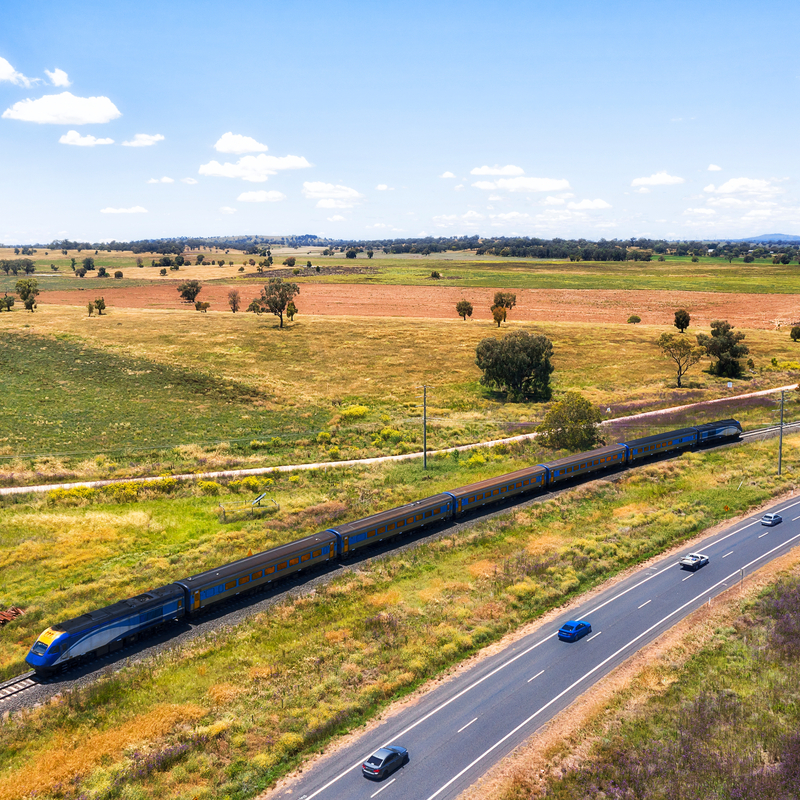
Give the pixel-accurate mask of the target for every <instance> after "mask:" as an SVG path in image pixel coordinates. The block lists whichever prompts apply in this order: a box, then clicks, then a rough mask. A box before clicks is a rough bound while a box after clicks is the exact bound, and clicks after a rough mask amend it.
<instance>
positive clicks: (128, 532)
mask: <svg viewBox="0 0 800 800" xmlns="http://www.w3.org/2000/svg"><path fill="white" fill-rule="evenodd" d="M785 446H786V451H785V462H784V463H785V465H786V468H787V471H786V473H785V474H784V476H783V478H780V479H779V478H777V477H776V476H775V474H774V460H775V449H776V448H775V442H774V441H772V442H769V443H760V444H754V445H748V446H744V447H735V448H725V449H723V450H720V451H716V452H707V453H690V454H685V455H683V456H682V457H681V458H680V459H678V460H676V461H672V462H665V463H663V464H659V465H651V466H649V467H645V468H642V469H638V470H635V471H633V472H631V473H629V474H627V475H626V476H624V477H623V478H621V479H620V480H619V481H618V482H615V483H607V482H604V481H602V482H597V483H594V484H591V485H587V486H584V487H581V488H578V489H576V490H573V491H571V492H569V493H566V494H564V495H562V496H560V497H558V498H556V499H553V500H549V501H546V502H543V503H540V504H535V505H533V506H531V507H528V508H525V509H518V510H515V511H513V512H510V513H509V514H507V515H505V516H503V517H501V518H498V519H494V520H491V521H489V522H487V523H483V524H480V525H477V526H475V527H474V528H473V529H472V530H470V531H469V532H467V533H465V534H464V535H462V536H460V537H448V538H445V539H442V540H439V541H437V542H433V543H430V544H425V545H422V546H420V547H418V548H415V549H414V550H412V551H410V552H407V553H403V554H397V555H389V556H386V557H384V558H381V559H378V560H376V561H375V562H373V563H372V564H370V565H364V566H362V567H360V568H359V569H357V570H355V571H352V572H350V573H348V574H347V575H345V576H344V577H342V578H340V579H337V580H335V581H333V582H332V583H330V584H329V585H328V586H326V587H325V588H322V589H319V590H318V591H317V592H316V593H314V594H312V595H310V596H306V597H302V598H300V599H297V600H295V601H293V602H287V603H285V604H283V605H281V606H279V607H277V608H275V609H274V610H273V611H271V612H270V613H268V614H262V615H259V616H257V617H256V618H254V619H252V620H251V621H249V622H247V623H245V624H243V625H241V626H239V627H238V628H237V629H235V630H232V631H230V632H227V633H223V634H220V635H218V636H215V637H209V638H208V639H207V640H200V641H196V642H195V643H194V644H193V645H192V646H191V647H189V648H187V649H185V650H180V651H174V652H171V653H169V654H165V655H164V656H162V657H160V658H158V659H156V660H154V661H153V662H150V663H147V664H140V665H137V666H135V667H132V668H130V669H126V670H124V671H123V672H122V673H120V674H118V675H116V676H115V677H113V678H110V679H105V680H102V681H100V682H99V683H98V684H97V685H95V686H94V687H93V688H91V689H87V690H85V691H82V692H77V693H75V694H73V695H70V696H69V697H66V698H62V699H61V700H60V701H59V702H57V703H55V704H51V705H48V706H45V707H42V708H40V709H37V710H35V711H33V712H31V713H28V714H25V715H23V716H21V717H18V718H15V719H14V720H13V721H12V722H11V723H9V724H6V725H4V726H3V727H2V729H0V767H2V770H3V772H4V777H3V778H0V798H3V800H5V798H12V797H18V796H20V795H21V794H22V793H24V792H26V791H29V790H30V789H31V788H32V787H34V786H35V787H36V788H37V789H38V791H39V796H40V797H51V796H67V797H72V796H78V795H81V794H83V795H86V796H88V797H91V798H110V797H116V796H118V794H119V793H120V792H122V793H123V796H125V797H136V798H142V800H144V798H148V797H159V798H164V799H165V800H166V798H192V797H198V798H207V797H216V796H222V795H226V796H228V797H230V798H239V797H251V796H253V795H254V794H256V793H257V792H258V791H259V790H260V789H262V788H263V787H265V786H266V785H268V784H269V783H270V782H272V781H274V780H275V779H276V778H277V777H278V776H279V775H281V774H284V773H285V772H286V771H287V770H289V769H291V768H292V766H293V765H295V764H296V763H297V762H298V760H299V759H301V758H304V757H307V755H308V754H310V753H313V752H315V751H319V750H320V749H322V748H324V747H325V744H326V742H327V741H328V739H329V737H330V736H332V735H334V734H336V733H339V732H342V731H344V730H347V729H350V728H352V727H353V726H354V725H356V724H358V723H359V722H361V721H363V720H366V719H368V718H370V717H371V716H372V715H374V713H375V712H376V711H377V710H378V709H380V708H381V707H383V706H385V704H386V703H387V702H389V701H390V700H391V699H393V698H396V697H400V696H403V695H404V694H406V693H407V692H409V691H411V690H412V689H413V688H414V687H415V686H418V685H420V684H421V683H422V682H424V681H425V680H426V679H428V678H430V677H431V676H433V675H436V674H438V673H440V672H441V671H442V670H444V669H445V668H446V667H447V666H449V665H451V664H453V663H455V662H457V661H459V660H461V659H463V658H464V657H465V656H466V655H468V654H469V653H471V652H473V651H474V650H476V649H477V648H479V647H481V646H483V645H484V644H486V643H488V642H490V641H493V640H496V639H497V638H498V637H500V636H501V635H502V634H504V633H505V632H507V631H509V630H513V629H515V628H516V627H517V626H519V625H520V624H521V623H523V622H525V621H528V620H531V619H534V618H535V617H537V616H538V615H540V614H541V613H543V612H544V611H545V610H547V609H549V608H552V607H554V606H557V605H559V604H561V603H562V602H563V601H564V600H565V599H567V598H569V597H571V596H574V595H576V594H577V593H579V592H581V591H584V590H586V589H587V588H589V587H591V586H593V585H596V584H597V583H599V582H600V581H602V580H604V579H606V578H607V577H609V576H611V575H613V574H614V573H616V572H618V571H619V570H621V569H623V568H625V567H626V566H629V565H632V564H635V563H637V562H639V561H641V560H643V559H645V558H647V557H648V556H651V555H653V554H655V553H658V552H661V551H663V550H664V549H666V548H668V547H669V546H671V545H673V544H675V543H678V542H681V541H684V540H685V539H687V538H689V537H691V536H692V535H694V534H697V533H699V532H700V531H702V530H703V529H705V528H706V527H708V526H710V525H712V524H714V523H715V522H718V521H720V520H723V519H726V518H730V517H731V516H735V515H737V514H739V513H742V512H744V511H746V510H748V509H751V508H753V507H754V506H756V505H758V504H759V503H761V502H763V501H764V500H766V499H768V498H769V497H770V496H774V495H775V494H777V493H779V492H781V491H784V490H785V489H786V488H787V487H788V486H790V485H792V481H793V479H794V478H793V476H794V475H796V465H797V463H798V458H799V457H800V439H798V437H792V438H790V439H788V441H787V442H786V444H785ZM449 460H450V459H443V460H442V463H445V464H446V463H447V461H449ZM399 469H400V468H398V467H392V468H382V469H377V468H376V469H373V470H370V471H369V472H368V473H366V474H365V476H364V477H363V478H362V483H361V489H360V490H361V491H362V492H369V491H373V492H374V491H377V490H381V491H383V490H384V488H385V487H386V485H387V483H388V484H389V485H391V484H392V480H391V476H392V475H393V474H395V473H396V471H397V470H399ZM439 478H442V479H444V473H442V474H440V475H439ZM406 479H407V478H406ZM303 480H304V479H303V478H301V482H302V481H303ZM308 480H313V477H309V478H308ZM430 488H431V490H434V489H435V488H436V484H435V482H431V484H430ZM136 508H137V511H140V512H141V513H142V515H143V516H145V517H146V516H147V514H148V513H149V514H150V517H149V519H147V520H143V521H142V522H141V523H140V524H139V526H138V527H137V526H136V525H135V524H133V526H132V522H134V523H135V521H133V520H132V519H131V517H130V516H127V517H126V515H130V514H132V513H135V512H132V511H131V510H130V507H128V508H127V509H118V508H117V509H115V508H114V507H104V506H102V505H98V506H96V507H93V508H92V509H90V510H88V511H87V510H83V511H82V512H80V515H79V516H80V517H81V518H82V519H86V520H87V521H90V520H92V514H97V515H98V516H97V523H98V525H99V526H101V527H102V529H103V533H104V535H103V536H100V537H97V538H96V539H95V541H96V542H97V541H99V544H98V543H96V544H95V545H94V546H95V547H99V548H102V549H105V550H106V552H105V553H104V554H100V556H101V557H100V561H102V560H105V561H106V562H107V564H108V573H109V575H110V576H112V577H113V576H114V575H115V574H116V575H117V576H118V575H119V574H121V573H122V572H125V571H126V570H125V569H124V568H121V567H120V565H121V564H122V563H123V562H125V561H126V559H129V560H130V562H135V561H136V560H137V559H138V558H140V557H141V556H140V555H139V554H138V553H137V552H136V547H135V546H133V547H132V546H131V544H132V543H133V542H135V540H136V538H137V536H138V535H143V536H144V538H145V539H146V538H147V536H146V534H144V533H143V532H144V531H147V530H150V529H151V527H150V526H151V524H152V523H155V526H158V525H160V524H161V525H163V527H164V531H165V533H163V534H162V536H165V537H168V538H170V539H171V540H172V541H175V542H177V541H178V540H179V538H180V537H179V536H178V535H177V534H176V533H169V529H170V525H168V524H166V525H164V524H163V523H164V522H165V519H164V517H163V512H162V517H161V519H159V513H158V512H157V511H155V510H154V511H150V510H149V508H153V509H155V506H151V507H145V508H143V507H142V506H141V505H137V506H136ZM73 513H75V512H70V511H69V510H65V509H59V510H58V511H57V513H53V515H52V517H51V519H50V520H49V521H48V519H47V516H46V515H44V514H42V510H41V509H37V508H35V507H32V508H29V509H26V508H21V507H20V508H8V509H6V510H5V511H4V512H3V514H4V516H5V517H6V518H5V519H4V520H3V522H4V525H3V529H4V530H6V529H8V524H9V523H10V522H11V521H12V520H13V521H14V524H15V525H16V530H18V531H19V532H20V535H19V538H18V539H17V540H15V541H14V542H13V543H11V546H9V547H7V548H6V551H5V553H6V559H7V561H8V563H9V564H10V563H14V560H15V559H18V558H22V559H23V560H24V559H25V558H29V557H30V555H33V553H35V552H38V553H40V554H44V553H45V552H46V551H47V549H48V547H49V546H51V545H52V543H53V542H55V541H59V538H58V537H62V538H61V540H60V541H61V543H62V546H64V547H67V546H69V540H70V536H69V534H68V533H65V532H67V531H70V530H71V529H70V528H69V524H65V522H66V519H65V517H66V518H68V517H70V515H71V514H73ZM25 515H31V516H35V517H39V519H40V523H39V526H38V527H36V528H34V529H33V532H32V535H30V536H29V537H27V538H25V537H24V536H22V535H21V532H22V531H23V530H24V528H25V519H24V517H25ZM103 515H104V516H103ZM59 516H60V517H61V519H59V518H58V517H59ZM77 516H78V514H76V517H77ZM180 518H181V516H180V514H178V520H176V521H175V523H174V524H175V525H180V521H179V519H180ZM190 525H196V522H195V521H192V522H190ZM72 530H73V531H77V530H78V528H77V526H76V528H73V529H72ZM73 535H74V534H73ZM262 535H263V532H262ZM184 536H185V539H186V540H188V539H191V531H187V532H186V533H185V534H184ZM205 543H206V544H207V545H209V546H210V547H211V548H212V549H213V546H214V545H213V541H212V540H211V539H210V538H209V539H207V540H206V542H205ZM247 544H248V543H247V537H246V536H243V537H242V542H241V546H242V547H245V546H247ZM226 546H230V542H228V543H226V544H225V545H223V548H221V549H224V547H226ZM167 549H168V548H167ZM120 551H123V552H120ZM125 551H127V552H130V553H136V554H135V555H130V556H129V555H125ZM85 552H86V553H87V554H88V555H89V557H90V558H91V557H92V556H91V554H92V548H91V547H87V548H85ZM139 552H141V551H139ZM183 560H184V559H183V558H182V557H180V556H179V557H178V558H177V559H176V563H175V564H169V557H168V556H166V552H164V553H163V554H161V559H160V562H159V563H158V564H154V565H150V566H149V567H148V568H149V569H150V572H149V573H148V577H155V576H156V575H161V574H163V575H165V576H166V574H167V572H171V573H172V574H173V576H174V570H177V569H179V568H180V566H181V562H182V561H183ZM40 566H41V565H40ZM61 568H62V569H64V568H65V565H62V567H61ZM162 570H163V571H162ZM23 571H24V570H23ZM23 571H21V572H20V574H22V572H23ZM40 574H41V571H40ZM61 574H62V575H63V574H64V573H63V572H62V573H61ZM59 577H61V576H59ZM21 585H30V584H29V583H28V584H25V583H24V579H23V583H22V584H21ZM104 588H107V587H105V586H102V587H101V586H95V587H94V590H95V591H97V590H99V589H104ZM89 591H92V590H91V589H89ZM78 599H79V600H80V599H81V598H78ZM83 599H84V600H85V599H86V598H83ZM9 628H11V626H9ZM4 635H5V634H4ZM10 635H11V636H13V633H11V634H10ZM54 765H57V766H54ZM76 778H77V780H76Z"/></svg>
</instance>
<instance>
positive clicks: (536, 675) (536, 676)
mask: <svg viewBox="0 0 800 800" xmlns="http://www.w3.org/2000/svg"><path fill="white" fill-rule="evenodd" d="M542 672H544V670H542V671H541V672H537V673H536V674H535V675H534V676H533V677H532V678H528V683H530V682H531V681H535V680H536V679H537V678H538V677H539V676H540V675H541V674H542Z"/></svg>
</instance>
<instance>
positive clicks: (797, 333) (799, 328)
mask: <svg viewBox="0 0 800 800" xmlns="http://www.w3.org/2000/svg"><path fill="white" fill-rule="evenodd" d="M789 336H791V337H792V341H793V342H797V341H800V325H795V326H794V327H793V328H792V332H791V333H790V334H789Z"/></svg>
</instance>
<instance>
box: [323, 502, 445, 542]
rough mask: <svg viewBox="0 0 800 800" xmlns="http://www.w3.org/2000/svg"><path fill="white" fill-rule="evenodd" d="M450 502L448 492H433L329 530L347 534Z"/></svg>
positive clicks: (342, 534) (343, 534)
mask: <svg viewBox="0 0 800 800" xmlns="http://www.w3.org/2000/svg"><path fill="white" fill-rule="evenodd" d="M452 502H453V498H452V497H451V496H450V495H449V494H447V493H445V492H442V494H435V495H433V496H432V497H425V498H423V499H422V500H415V501H414V502H413V503H406V504H405V505H404V506H398V507H397V508H390V509H389V510H388V511H380V512H378V513H377V514H371V515H370V516H369V517H364V519H357V520H355V522H348V523H347V524H345V525H336V526H335V527H333V528H331V530H334V531H336V532H337V533H338V534H340V535H341V536H349V535H350V534H352V533H357V532H358V531H362V530H364V529H365V528H371V527H372V526H373V525H382V524H383V523H384V522H391V521H392V520H395V519H400V518H401V517H404V516H406V514H415V513H417V512H418V511H425V510H427V509H429V508H434V507H435V506H443V505H446V504H447V503H452Z"/></svg>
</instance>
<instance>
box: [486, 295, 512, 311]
mask: <svg viewBox="0 0 800 800" xmlns="http://www.w3.org/2000/svg"><path fill="white" fill-rule="evenodd" d="M516 304H517V296H516V295H515V294H514V293H513V292H495V293H494V303H492V305H495V306H500V308H504V309H506V311H511V309H512V308H514V306H515V305H516Z"/></svg>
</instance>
